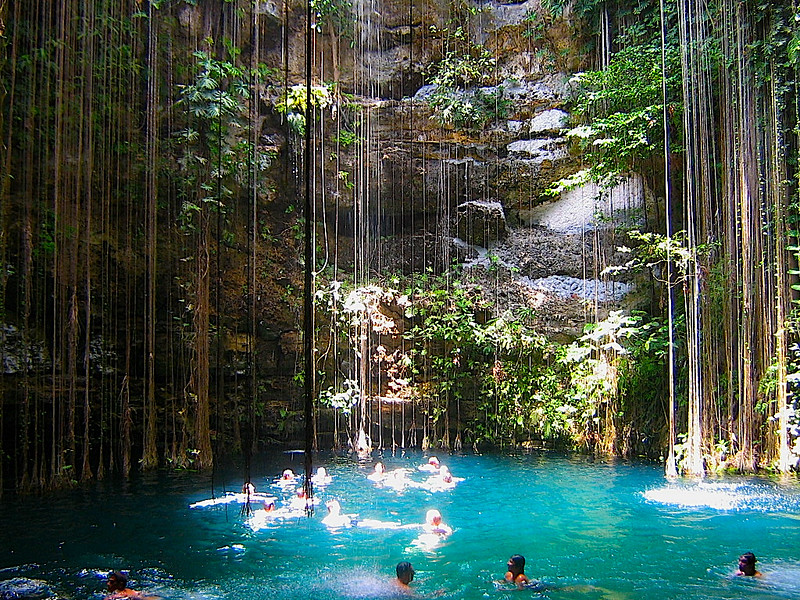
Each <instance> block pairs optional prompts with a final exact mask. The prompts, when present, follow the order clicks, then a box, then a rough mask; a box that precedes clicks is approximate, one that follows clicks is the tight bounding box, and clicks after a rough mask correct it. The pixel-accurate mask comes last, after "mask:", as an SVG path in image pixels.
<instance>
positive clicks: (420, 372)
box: [0, 0, 800, 491]
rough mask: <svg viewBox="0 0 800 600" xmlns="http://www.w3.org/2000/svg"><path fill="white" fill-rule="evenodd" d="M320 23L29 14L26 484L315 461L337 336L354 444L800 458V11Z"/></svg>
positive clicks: (11, 6) (338, 2) (6, 277)
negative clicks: (799, 391)
mask: <svg viewBox="0 0 800 600" xmlns="http://www.w3.org/2000/svg"><path fill="white" fill-rule="evenodd" d="M307 8H308V6H307V5H306V4H305V3H302V2H298V1H295V0H283V1H280V0H274V1H256V2H253V1H251V0H225V1H220V0H160V1H157V0H149V1H148V0H129V1H123V2H120V1H111V0H63V1H60V2H56V1H54V0H35V1H22V0H6V1H5V2H0V36H2V38H1V39H2V49H3V52H2V54H0V60H1V61H2V62H1V63H0V68H1V71H0V76H1V77H2V79H1V80H0V101H2V113H1V116H0V119H1V120H0V134H2V151H3V152H2V164H3V168H2V188H0V198H2V206H1V207H0V219H2V233H0V259H1V263H2V265H3V266H4V268H3V269H2V270H0V298H1V299H2V300H0V323H2V331H0V355H1V356H2V358H3V378H2V383H1V384H0V430H1V431H2V449H1V450H2V452H1V453H0V456H1V457H2V458H0V469H2V473H0V478H2V481H3V482H4V485H3V486H2V488H3V489H4V490H6V491H9V490H17V491H31V490H40V489H46V488H51V487H59V486H63V485H68V484H71V483H72V482H76V481H81V480H87V479H90V478H95V477H97V478H100V477H104V476H106V475H107V474H108V473H110V472H121V473H123V474H129V473H130V472H131V471H133V470H136V469H152V468H157V467H171V468H201V469H202V468H210V467H211V466H212V465H213V461H214V459H215V457H220V456H225V455H233V456H243V457H249V456H251V455H252V454H253V453H255V452H258V451H260V450H263V449H264V448H266V447H268V446H272V445H287V446H289V447H296V445H297V444H298V443H300V440H301V439H303V437H304V436H305V435H306V432H305V431H304V428H303V399H302V388H303V385H302V384H303V381H304V379H305V378H306V377H307V376H308V369H307V368H306V365H304V361H303V351H302V348H303V340H304V336H305V335H311V336H313V338H312V341H313V344H314V349H315V354H314V355H315V357H316V359H315V360H316V364H315V365H314V368H313V369H312V372H313V373H314V382H315V397H316V408H315V413H314V426H315V431H314V434H315V439H316V447H317V448H320V449H331V448H333V449H337V450H344V451H354V452H356V451H361V452H368V451H369V450H370V449H372V448H376V447H382V448H396V447H406V446H422V447H430V446H437V447H442V448H446V449H448V450H461V449H467V448H476V449H483V448H489V447H492V448H496V447H500V448H509V447H518V446H524V447H528V448H540V447H565V448H570V449H577V450H581V451H589V452H598V453H607V454H612V455H625V456H643V457H649V458H662V459H664V460H665V461H666V463H667V470H668V472H670V473H673V474H676V473H678V472H679V471H680V472H685V473H692V474H702V473H704V472H707V471H711V470H714V469H718V468H734V469H740V470H753V469H756V468H773V469H777V470H781V471H788V470H790V469H792V468H794V466H795V465H796V464H797V457H798V452H797V445H796V437H797V436H796V426H797V422H796V419H795V417H794V406H795V400H794V396H793V390H794V385H795V384H794V383H793V382H794V380H795V379H794V375H793V373H795V372H797V371H798V368H797V364H796V361H797V360H798V352H797V345H796V341H797V335H796V326H795V323H796V319H797V317H796V315H795V312H794V311H795V302H794V301H795V299H796V296H797V294H796V286H797V283H796V274H797V264H796V262H797V261H796V253H797V247H798V245H797V242H796V237H797V232H796V229H797V227H796V215H797V197H796V190H797V185H796V184H797V178H796V175H797V169H796V164H797V162H796V158H797V129H796V126H797V112H798V111H797V106H798V105H797V102H798V101H797V94H796V69H797V48H798V47H800V38H798V37H797V34H796V33H795V31H794V28H793V19H794V18H795V16H796V14H797V11H796V7H794V6H790V5H786V6H779V7H774V6H769V5H767V8H764V7H763V6H760V5H759V3H758V2H752V1H748V2H744V3H734V2H727V1H726V2H723V3H721V4H720V5H719V6H714V7H709V6H706V5H705V4H704V3H701V2H696V1H694V0H681V1H680V2H677V3H676V2H662V3H658V2H651V1H646V0H641V1H632V2H600V1H598V0H594V1H592V0H576V1H573V2H566V1H560V0H528V1H526V2H496V1H494V0H492V1H490V2H470V1H461V0H453V1H446V0H430V1H415V0H402V1H397V2H388V1H383V2H379V1H378V0H373V1H370V2H368V1H366V0H353V1H352V2H351V1H349V0H325V1H323V0H314V1H312V3H311V8H312V14H313V19H312V23H310V24H309V23H308V22H307V19H306V11H307ZM309 25H310V28H309ZM307 36H310V38H309V39H310V46H311V56H310V59H311V60H310V63H311V66H312V69H311V72H310V73H309V72H307V69H306V60H307V58H309V57H308V56H307V54H306V47H307ZM787 50H788V51H787ZM308 90H311V95H310V96H309V95H308ZM306 133H308V136H306ZM306 140H309V141H310V144H311V147H310V152H309V153H308V156H310V157H311V160H310V161H305V160H304V156H305V154H304V144H305V143H306ZM306 178H308V180H307V179H306ZM307 181H308V182H310V190H311V193H312V194H313V202H312V204H313V206H314V212H313V214H311V215H305V214H303V210H302V209H303V205H304V190H305V185H306V182H307ZM309 218H310V219H311V220H312V221H313V231H314V242H315V243H314V244H313V250H314V257H313V259H312V262H313V264H307V261H306V259H305V257H304V255H303V242H304V239H303V232H304V224H305V219H309ZM305 269H311V270H312V272H313V275H314V277H313V281H314V286H313V289H312V290H305V289H304V272H305ZM305 293H309V294H312V295H313V298H314V302H315V307H316V310H315V319H314V324H313V326H312V325H311V324H308V323H304V319H303V295H304V294H305Z"/></svg>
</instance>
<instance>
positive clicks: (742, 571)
mask: <svg viewBox="0 0 800 600" xmlns="http://www.w3.org/2000/svg"><path fill="white" fill-rule="evenodd" d="M756 562H758V559H757V558H756V555H755V554H753V553H752V552H745V553H744V554H742V555H741V556H740V557H739V569H738V570H737V571H736V573H735V575H743V576H746V577H763V576H764V574H763V573H762V572H761V571H758V570H757V569H756Z"/></svg>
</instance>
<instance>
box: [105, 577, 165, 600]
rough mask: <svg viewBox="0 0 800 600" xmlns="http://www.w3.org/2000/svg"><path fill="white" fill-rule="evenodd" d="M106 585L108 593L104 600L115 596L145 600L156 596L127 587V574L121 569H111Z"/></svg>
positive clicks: (109, 599)
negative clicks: (143, 593) (145, 594)
mask: <svg viewBox="0 0 800 600" xmlns="http://www.w3.org/2000/svg"><path fill="white" fill-rule="evenodd" d="M106 587H107V588H108V591H109V594H108V595H107V596H106V597H105V600H116V599H117V598H139V599H142V600H145V599H150V598H157V596H143V595H142V594H140V593H139V592H137V591H136V590H132V589H131V588H129V587H128V576H127V575H125V573H123V572H122V571H112V572H111V573H109V574H108V580H107V581H106Z"/></svg>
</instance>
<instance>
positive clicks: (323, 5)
mask: <svg viewBox="0 0 800 600" xmlns="http://www.w3.org/2000/svg"><path fill="white" fill-rule="evenodd" d="M310 1H311V10H312V12H313V13H314V23H313V25H312V26H313V27H314V29H316V30H317V31H318V32H320V33H322V30H323V28H324V27H325V26H326V25H329V26H331V27H333V28H334V30H335V31H336V33H337V34H338V35H343V36H345V37H349V38H352V37H353V25H354V23H355V17H354V15H353V5H352V3H351V2H350V1H349V0H310Z"/></svg>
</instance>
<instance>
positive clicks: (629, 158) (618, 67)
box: [553, 44, 681, 190]
mask: <svg viewBox="0 0 800 600" xmlns="http://www.w3.org/2000/svg"><path fill="white" fill-rule="evenodd" d="M666 56H667V64H668V67H667V72H668V73H670V75H669V76H668V78H667V82H666V83H667V90H668V97H669V98H672V99H675V98H680V97H681V94H680V72H681V70H680V57H679V54H678V51H677V49H675V48H669V49H668V52H667V55H666ZM573 82H574V83H575V84H576V86H577V91H576V95H575V100H574V103H575V104H574V113H575V115H576V116H577V119H578V121H579V124H578V125H577V126H576V127H574V128H573V129H572V130H570V131H569V132H568V133H567V136H568V137H569V138H571V139H572V140H573V141H574V142H575V143H576V144H577V145H578V146H579V147H580V148H581V150H582V151H583V155H584V157H585V159H586V161H587V163H588V164H589V168H588V169H587V171H586V175H587V178H588V179H590V180H593V181H596V182H598V183H601V184H606V185H612V184H613V183H614V182H615V181H616V180H617V178H618V177H619V176H620V174H622V173H625V172H628V171H631V170H636V168H637V166H639V165H641V164H643V163H645V162H646V161H648V160H650V159H651V158H652V157H654V156H655V155H657V154H658V153H663V150H664V121H663V115H664V102H663V94H662V92H663V89H662V69H661V49H660V47H659V46H657V45H652V44H642V45H636V46H630V47H627V48H625V49H623V50H620V51H619V52H617V53H616V54H614V55H613V56H612V58H611V61H610V63H609V65H608V67H607V68H606V69H604V70H602V71H586V72H584V73H579V74H578V75H576V76H575V77H574V79H573ZM667 113H668V114H669V116H670V135H671V137H672V142H671V150H672V151H673V152H675V151H677V150H678V149H679V143H678V142H679V135H678V132H679V131H680V115H681V105H680V104H679V103H678V102H677V101H675V100H671V101H670V102H669V104H668V106H667ZM569 185H570V182H568V181H567V180H561V181H559V182H556V184H554V186H553V190H555V189H558V188H563V187H568V186H569Z"/></svg>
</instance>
